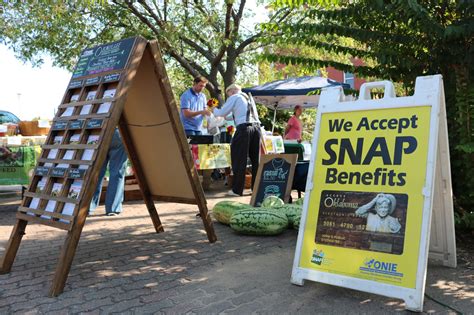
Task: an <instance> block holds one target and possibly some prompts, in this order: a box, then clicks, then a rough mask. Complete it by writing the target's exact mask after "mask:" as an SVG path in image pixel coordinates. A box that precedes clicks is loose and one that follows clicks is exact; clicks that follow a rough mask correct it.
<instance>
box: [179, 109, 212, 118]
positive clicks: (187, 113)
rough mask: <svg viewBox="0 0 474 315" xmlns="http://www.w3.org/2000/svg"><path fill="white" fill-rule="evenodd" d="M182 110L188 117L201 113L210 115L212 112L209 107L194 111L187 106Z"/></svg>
mask: <svg viewBox="0 0 474 315" xmlns="http://www.w3.org/2000/svg"><path fill="white" fill-rule="evenodd" d="M182 111H183V115H184V117H186V118H193V117H196V116H199V115H206V116H209V115H210V114H211V113H210V112H209V111H208V110H207V109H205V110H199V111H197V112H193V111H192V110H189V109H188V108H185V109H182Z"/></svg>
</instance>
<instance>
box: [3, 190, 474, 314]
mask: <svg viewBox="0 0 474 315" xmlns="http://www.w3.org/2000/svg"><path fill="white" fill-rule="evenodd" d="M222 195H223V194H222V193H213V194H210V195H208V205H209V208H212V206H213V205H214V204H215V203H216V202H218V201H219V200H222V198H224V197H223V196H222ZM239 199H240V200H241V201H243V202H248V201H249V199H250V197H249V196H246V197H241V198H237V200H239ZM16 206H17V205H13V206H1V205H0V255H3V252H4V250H5V245H6V242H7V240H8V237H9V235H10V232H11V229H12V226H13V224H14V221H15V219H14V217H15V210H16ZM157 209H158V212H159V214H160V217H161V220H162V222H163V224H164V228H165V233H160V234H156V233H155V232H154V229H153V225H152V223H151V220H150V218H149V216H148V213H147V210H146V207H145V206H144V205H143V204H142V203H140V202H137V203H131V204H130V203H129V204H126V205H125V206H124V213H123V214H122V215H120V216H118V217H106V216H103V215H94V216H92V217H90V218H88V219H87V222H86V225H85V227H84V230H83V233H82V237H81V240H80V243H79V246H78V249H77V252H76V257H75V259H74V262H73V265H72V268H71V272H70V274H69V278H68V281H67V285H66V288H65V290H64V293H63V294H62V295H60V296H59V297H56V298H48V297H47V293H48V290H49V286H50V284H51V280H52V276H53V272H54V268H55V266H56V263H57V259H58V255H59V250H60V247H61V245H62V242H63V240H64V237H65V232H64V231H60V230H57V229H53V228H49V227H46V226H41V225H37V224H31V225H28V227H27V230H26V232H27V233H26V235H25V236H24V238H23V241H22V244H21V247H20V250H19V252H18V255H17V258H16V260H15V264H14V265H13V268H12V272H11V273H9V274H7V275H0V314H9V313H19V314H37V313H41V314H42V313H48V314H51V313H52V314H65V313H91V314H103V313H137V314H141V313H156V312H161V313H167V314H181V313H188V312H192V313H197V314H213V313H230V314H250V313H277V314H280V313H299V314H314V313H343V314H346V313H394V312H399V311H400V310H403V302H402V301H399V300H395V299H391V298H385V297H381V296H377V295H373V294H367V293H362V292H358V291H354V290H349V289H344V288H339V287H333V286H329V285H324V284H320V283H314V282H310V281H307V282H306V283H305V285H304V286H303V287H298V286H295V285H292V284H291V283H290V274H291V268H292V263H293V255H294V249H295V245H296V238H297V232H296V231H294V230H288V231H286V232H285V233H283V234H282V235H280V236H276V237H249V236H240V235H237V234H235V233H234V232H232V230H231V229H230V228H229V227H227V226H223V225H221V224H219V223H215V224H214V227H215V230H216V234H217V236H218V241H217V242H216V243H215V244H210V243H209V242H208V241H207V238H206V234H205V232H204V229H203V226H202V221H201V220H200V219H199V218H196V216H195V214H196V207H195V206H192V205H182V204H171V203H157ZM101 210H102V212H103V208H99V209H98V213H101ZM460 265H461V266H460V268H458V269H456V270H453V269H448V268H443V267H436V266H430V267H429V269H428V280H427V284H426V292H427V293H428V294H429V295H430V297H433V298H435V299H437V300H439V301H440V302H443V303H445V304H448V305H451V306H453V307H455V308H456V309H458V310H461V311H463V312H464V313H466V314H469V313H474V304H473V301H474V293H473V291H474V280H473V273H472V271H473V269H469V262H466V261H464V262H462V261H461V263H460ZM424 310H425V312H440V313H443V314H444V313H449V312H452V313H454V312H453V311H450V309H449V308H448V307H446V306H443V305H441V304H439V303H436V302H434V301H433V300H432V299H430V298H426V299H425V306H424Z"/></svg>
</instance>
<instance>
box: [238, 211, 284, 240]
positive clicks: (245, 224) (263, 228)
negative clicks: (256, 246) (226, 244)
mask: <svg viewBox="0 0 474 315" xmlns="http://www.w3.org/2000/svg"><path fill="white" fill-rule="evenodd" d="M230 227H231V228H232V229H233V230H234V231H236V232H238V233H241V234H247V235H277V234H280V233H281V232H283V231H284V230H286V229H287V227H288V219H287V217H286V215H285V214H283V213H279V212H277V211H274V210H266V209H261V208H256V209H253V210H238V211H236V212H235V213H234V214H233V215H232V217H231V218H230Z"/></svg>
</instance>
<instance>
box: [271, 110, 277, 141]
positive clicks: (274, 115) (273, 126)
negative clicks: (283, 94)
mask: <svg viewBox="0 0 474 315" xmlns="http://www.w3.org/2000/svg"><path fill="white" fill-rule="evenodd" d="M276 117H277V109H276V107H275V108H274V109H273V124H272V135H273V130H275V121H276Z"/></svg>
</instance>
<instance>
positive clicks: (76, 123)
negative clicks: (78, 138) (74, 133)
mask: <svg viewBox="0 0 474 315" xmlns="http://www.w3.org/2000/svg"><path fill="white" fill-rule="evenodd" d="M82 126H84V120H73V121H70V122H69V129H82Z"/></svg>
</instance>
